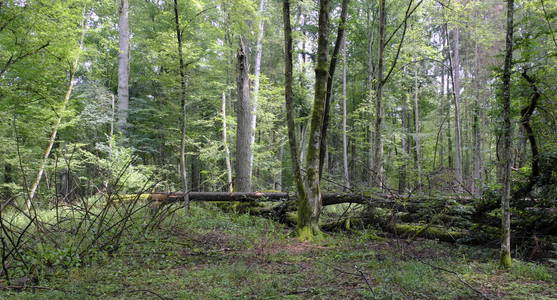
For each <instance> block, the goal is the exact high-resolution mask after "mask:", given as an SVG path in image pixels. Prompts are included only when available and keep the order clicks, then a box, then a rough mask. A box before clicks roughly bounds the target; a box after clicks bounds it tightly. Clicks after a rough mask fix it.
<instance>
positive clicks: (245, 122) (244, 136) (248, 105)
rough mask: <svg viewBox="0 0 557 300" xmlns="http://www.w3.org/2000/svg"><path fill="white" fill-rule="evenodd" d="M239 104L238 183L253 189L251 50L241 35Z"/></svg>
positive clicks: (238, 187)
mask: <svg viewBox="0 0 557 300" xmlns="http://www.w3.org/2000/svg"><path fill="white" fill-rule="evenodd" d="M236 58H237V60H238V63H237V69H238V80H237V90H238V106H237V116H238V117H237V120H238V121H237V127H236V185H235V190H236V191H238V192H250V191H251V172H252V161H253V152H252V151H253V149H252V147H251V141H252V135H253V133H252V130H253V127H252V125H253V122H252V119H253V108H252V107H253V103H252V101H251V96H250V79H249V50H248V45H247V41H246V40H245V38H244V37H240V39H239V46H238V52H237V54H236Z"/></svg>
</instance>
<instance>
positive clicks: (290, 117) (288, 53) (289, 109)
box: [283, 0, 309, 238]
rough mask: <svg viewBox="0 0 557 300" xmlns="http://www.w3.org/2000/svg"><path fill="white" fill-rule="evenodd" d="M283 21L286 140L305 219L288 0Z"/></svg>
mask: <svg viewBox="0 0 557 300" xmlns="http://www.w3.org/2000/svg"><path fill="white" fill-rule="evenodd" d="M283 23H284V100H285V105H286V119H287V125H288V141H289V145H290V159H291V160H292V169H293V170H292V171H293V173H294V181H295V185H296V191H297V195H298V197H297V198H298V200H297V201H298V203H297V204H298V214H299V215H298V218H299V219H300V220H304V221H306V219H307V218H309V215H308V210H309V208H308V200H307V193H306V189H305V186H304V179H303V178H302V173H301V168H300V160H299V156H298V140H297V138H296V123H295V115H294V103H293V102H294V99H293V98H294V93H293V91H292V82H293V78H292V76H293V75H292V69H293V66H292V53H293V51H292V26H291V24H290V1H289V0H283ZM303 224H305V222H298V234H300V237H302V238H303V231H302V230H303V229H304V227H303Z"/></svg>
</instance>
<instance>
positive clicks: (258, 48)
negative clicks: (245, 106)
mask: <svg viewBox="0 0 557 300" xmlns="http://www.w3.org/2000/svg"><path fill="white" fill-rule="evenodd" d="M266 6H267V0H260V1H259V13H258V15H259V21H258V26H257V27H258V32H257V40H256V42H255V64H254V71H253V87H252V88H253V90H252V105H251V108H252V111H251V140H250V146H249V147H250V148H251V149H253V147H254V145H255V132H256V131H255V130H256V127H257V103H258V101H259V82H260V77H261V57H262V56H263V36H264V33H265V22H264V19H263V14H264V13H265V7H266ZM250 153H251V156H250V159H249V163H250V165H251V167H250V169H252V170H253V150H252V151H250Z"/></svg>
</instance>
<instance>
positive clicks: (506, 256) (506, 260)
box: [499, 251, 513, 269]
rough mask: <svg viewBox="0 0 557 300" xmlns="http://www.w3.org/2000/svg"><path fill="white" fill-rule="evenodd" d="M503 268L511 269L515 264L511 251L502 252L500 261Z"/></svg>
mask: <svg viewBox="0 0 557 300" xmlns="http://www.w3.org/2000/svg"><path fill="white" fill-rule="evenodd" d="M499 263H500V265H501V267H502V268H505V269H510V268H511V266H512V263H513V260H512V258H511V253H510V252H509V251H501V257H500V261H499Z"/></svg>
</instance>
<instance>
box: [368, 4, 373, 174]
mask: <svg viewBox="0 0 557 300" xmlns="http://www.w3.org/2000/svg"><path fill="white" fill-rule="evenodd" d="M366 14H367V15H366V16H367V49H366V50H367V78H366V97H367V101H368V102H369V107H370V108H371V106H372V104H373V79H374V77H375V69H374V66H373V41H374V37H373V24H372V21H371V18H372V7H371V5H370V7H368V9H367V12H366ZM369 115H370V116H369V117H370V120H371V118H372V116H371V113H369ZM368 144H369V145H368V146H369V149H368V151H369V152H368V155H367V168H368V170H370V171H371V170H373V124H372V123H371V122H370V123H369V128H368ZM368 172H369V171H368ZM366 173H367V172H366ZM367 178H370V179H371V176H368V177H367ZM369 183H371V182H369Z"/></svg>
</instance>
